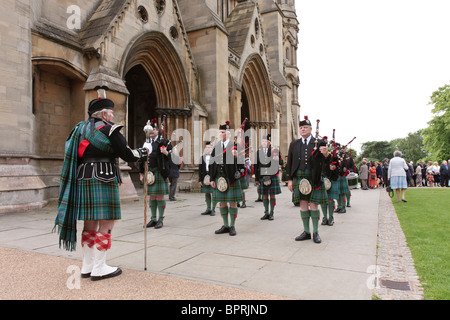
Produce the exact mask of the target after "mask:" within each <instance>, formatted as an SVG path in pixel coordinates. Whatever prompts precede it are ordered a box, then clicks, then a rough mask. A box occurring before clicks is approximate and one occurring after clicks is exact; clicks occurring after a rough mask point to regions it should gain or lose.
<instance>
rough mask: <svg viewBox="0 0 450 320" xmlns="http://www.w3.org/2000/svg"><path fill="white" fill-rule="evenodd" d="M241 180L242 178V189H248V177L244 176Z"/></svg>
mask: <svg viewBox="0 0 450 320" xmlns="http://www.w3.org/2000/svg"><path fill="white" fill-rule="evenodd" d="M240 180H241V189H242V190H247V189H248V183H247V177H242V178H241V179H240Z"/></svg>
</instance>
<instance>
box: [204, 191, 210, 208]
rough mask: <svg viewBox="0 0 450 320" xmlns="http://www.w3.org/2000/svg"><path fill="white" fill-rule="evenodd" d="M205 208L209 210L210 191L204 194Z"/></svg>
mask: <svg viewBox="0 0 450 320" xmlns="http://www.w3.org/2000/svg"><path fill="white" fill-rule="evenodd" d="M205 201H206V209H208V210H211V193H207V194H205Z"/></svg>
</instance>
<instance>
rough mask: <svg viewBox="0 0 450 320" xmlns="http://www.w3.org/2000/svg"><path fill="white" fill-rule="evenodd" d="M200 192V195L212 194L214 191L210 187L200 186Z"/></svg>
mask: <svg viewBox="0 0 450 320" xmlns="http://www.w3.org/2000/svg"><path fill="white" fill-rule="evenodd" d="M200 192H201V193H214V189H213V187H211V186H210V185H209V186H204V185H203V184H202V186H201V187H200Z"/></svg>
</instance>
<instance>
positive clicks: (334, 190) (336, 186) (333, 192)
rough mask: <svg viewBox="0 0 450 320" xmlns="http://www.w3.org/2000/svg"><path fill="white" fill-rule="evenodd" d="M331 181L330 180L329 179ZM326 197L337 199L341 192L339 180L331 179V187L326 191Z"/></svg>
mask: <svg viewBox="0 0 450 320" xmlns="http://www.w3.org/2000/svg"><path fill="white" fill-rule="evenodd" d="M330 181H331V180H330ZM327 193H328V198H329V199H334V200H338V199H339V194H340V193H341V188H340V183H339V180H336V181H331V189H330V190H328V191H327Z"/></svg>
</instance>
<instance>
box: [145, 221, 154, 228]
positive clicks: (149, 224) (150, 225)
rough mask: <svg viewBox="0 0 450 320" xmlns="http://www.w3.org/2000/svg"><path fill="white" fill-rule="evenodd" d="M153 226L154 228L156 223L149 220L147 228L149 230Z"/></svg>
mask: <svg viewBox="0 0 450 320" xmlns="http://www.w3.org/2000/svg"><path fill="white" fill-rule="evenodd" d="M154 226H156V221H154V220H151V221H150V222H149V223H147V228H151V227H154Z"/></svg>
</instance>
